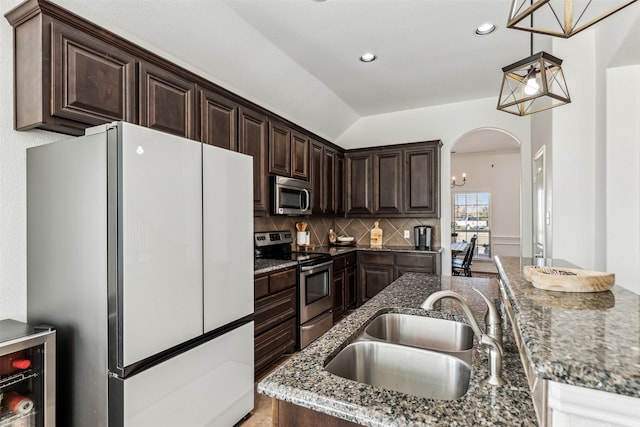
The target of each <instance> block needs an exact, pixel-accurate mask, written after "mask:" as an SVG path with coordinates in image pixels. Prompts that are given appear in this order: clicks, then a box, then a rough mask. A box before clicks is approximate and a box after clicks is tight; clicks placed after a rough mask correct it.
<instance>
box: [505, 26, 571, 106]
mask: <svg viewBox="0 0 640 427" xmlns="http://www.w3.org/2000/svg"><path fill="white" fill-rule="evenodd" d="M531 25H532V26H533V16H531ZM530 52H531V56H529V57H527V58H524V59H522V60H520V61H518V62H514V63H513V64H511V65H507V66H506V67H503V68H502V72H503V73H504V75H503V77H502V87H501V88H500V96H499V97H498V110H502V111H506V112H507V113H511V114H515V115H517V116H526V115H529V114H533V113H537V112H539V111H543V110H548V109H549V108H553V107H559V106H560V105H564V104H568V103H570V102H571V98H570V97H569V89H568V88H567V82H566V81H565V80H564V73H563V72H562V59H559V58H556V57H555V56H553V55H550V54H548V53H546V52H543V51H541V52H538V53H536V54H535V55H534V54H533V33H531V34H530Z"/></svg>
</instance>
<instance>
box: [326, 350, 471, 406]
mask: <svg viewBox="0 0 640 427" xmlns="http://www.w3.org/2000/svg"><path fill="white" fill-rule="evenodd" d="M325 369H326V370H327V371H329V372H331V373H332V374H335V375H338V376H340V377H343V378H348V379H350V380H354V381H358V382H361V383H365V384H369V385H372V386H375V387H381V388H385V389H388V390H395V391H399V392H402V393H408V394H413V395H416V396H422V397H426V398H429V399H440V400H454V399H458V398H460V397H462V396H464V394H465V393H466V392H467V389H468V388H469V379H470V377H471V368H470V366H469V365H468V364H467V363H465V362H464V361H462V360H461V359H459V358H456V357H453V356H449V355H446V354H443V353H438V352H433V351H428V350H423V349H418V348H414V347H406V346H402V345H397V344H389V343H386V342H381V341H356V342H354V343H352V344H349V345H348V346H347V347H345V348H344V349H343V350H342V351H341V352H340V353H338V355H337V356H336V357H334V358H333V359H332V360H331V361H330V362H329V363H328V364H327V365H326V367H325Z"/></svg>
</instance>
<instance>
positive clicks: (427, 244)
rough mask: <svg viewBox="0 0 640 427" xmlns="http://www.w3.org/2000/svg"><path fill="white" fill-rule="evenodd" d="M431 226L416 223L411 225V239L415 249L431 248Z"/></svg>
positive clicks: (426, 249) (424, 249)
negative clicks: (413, 225)
mask: <svg viewBox="0 0 640 427" xmlns="http://www.w3.org/2000/svg"><path fill="white" fill-rule="evenodd" d="M431 228H432V227H431V226H428V225H416V226H415V227H413V241H414V242H415V245H416V249H419V250H421V251H428V250H430V249H431Z"/></svg>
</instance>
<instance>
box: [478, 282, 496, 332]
mask: <svg viewBox="0 0 640 427" xmlns="http://www.w3.org/2000/svg"><path fill="white" fill-rule="evenodd" d="M472 289H473V290H474V291H476V292H477V293H478V295H480V296H481V297H482V299H483V300H484V302H485V303H486V304H487V307H489V311H488V313H487V317H486V318H485V321H486V324H487V325H486V326H488V325H495V324H502V319H500V314H499V313H498V310H497V309H496V306H495V305H494V304H493V302H491V301H490V300H489V298H487V296H486V295H485V294H483V293H482V292H480V291H479V290H477V289H476V288H472Z"/></svg>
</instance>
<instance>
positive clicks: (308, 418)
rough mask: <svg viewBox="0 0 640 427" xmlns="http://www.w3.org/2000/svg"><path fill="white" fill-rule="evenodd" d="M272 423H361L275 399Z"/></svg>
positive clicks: (344, 426)
mask: <svg viewBox="0 0 640 427" xmlns="http://www.w3.org/2000/svg"><path fill="white" fill-rule="evenodd" d="M272 425H273V426H278V427H285V426H296V427H317V426H322V427H354V426H359V425H360V424H355V423H352V422H351V421H347V420H343V419H340V418H336V417H332V416H331V415H327V414H323V413H321V412H316V411H313V410H311V409H308V408H303V407H302V406H298V405H294V404H293V403H289V402H283V401H282V400H276V399H274V400H273V420H272Z"/></svg>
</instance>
